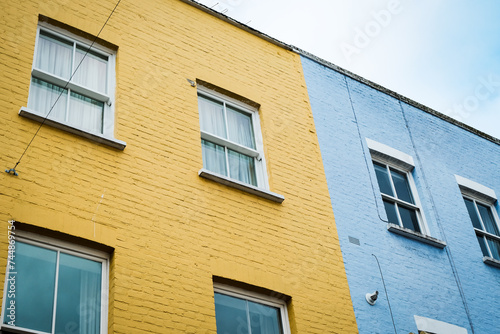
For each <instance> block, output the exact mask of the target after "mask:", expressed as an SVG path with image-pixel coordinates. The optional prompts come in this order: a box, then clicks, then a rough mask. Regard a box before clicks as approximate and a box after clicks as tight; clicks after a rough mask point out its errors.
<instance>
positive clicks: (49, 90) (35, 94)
mask: <svg viewBox="0 0 500 334" xmlns="http://www.w3.org/2000/svg"><path fill="white" fill-rule="evenodd" d="M62 90H63V89H62V88H61V87H58V86H55V85H52V84H50V83H48V82H45V81H42V80H39V79H35V78H33V80H32V81H31V90H30V97H29V103H28V108H30V109H33V110H36V111H38V112H39V113H41V114H42V115H44V116H46V115H47V113H48V112H49V111H50V108H51V107H52V106H53V105H54V103H55V102H56V100H57V98H58V97H59V95H60V94H61V91H62ZM67 98H68V91H67V90H64V92H63V93H62V95H61V97H60V98H59V100H57V103H56V104H55V105H54V108H52V111H51V112H50V115H49V118H50V119H54V120H59V121H64V120H65V118H66V104H67Z"/></svg>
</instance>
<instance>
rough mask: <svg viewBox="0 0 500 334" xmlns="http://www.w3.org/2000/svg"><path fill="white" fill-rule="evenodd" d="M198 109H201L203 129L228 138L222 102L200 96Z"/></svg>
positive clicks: (201, 126) (201, 125)
mask: <svg viewBox="0 0 500 334" xmlns="http://www.w3.org/2000/svg"><path fill="white" fill-rule="evenodd" d="M198 109H199V111H200V128H201V130H202V131H205V132H208V133H211V134H213V135H216V136H219V137H222V138H227V136H226V121H225V119H224V108H223V105H222V103H220V102H217V101H214V100H212V99H209V98H206V97H204V96H198Z"/></svg>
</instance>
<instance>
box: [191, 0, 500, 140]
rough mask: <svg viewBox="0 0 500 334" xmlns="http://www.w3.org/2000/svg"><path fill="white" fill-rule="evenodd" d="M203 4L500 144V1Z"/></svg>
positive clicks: (220, 0) (218, 0) (240, 0)
mask: <svg viewBox="0 0 500 334" xmlns="http://www.w3.org/2000/svg"><path fill="white" fill-rule="evenodd" d="M196 1H198V2H200V3H202V4H204V5H206V6H208V7H213V9H215V10H217V11H219V12H224V14H226V15H228V16H231V17H233V18H234V19H236V20H238V21H240V22H242V23H245V24H247V25H249V26H251V27H252V28H255V29H257V30H259V31H261V32H263V33H265V34H268V35H270V36H271V37H274V38H276V39H278V40H280V41H282V42H285V43H288V44H292V45H295V46H297V47H299V48H301V49H303V50H305V51H308V52H310V53H312V54H314V55H316V56H318V57H320V58H323V59H325V60H327V61H330V62H332V63H334V64H336V65H338V66H340V67H343V68H345V69H347V70H349V71H351V72H354V73H356V74H358V75H361V76H362V77H365V78H367V79H369V80H371V81H374V82H376V83H378V84H380V85H382V86H384V87H387V88H389V89H391V90H393V91H395V92H397V93H400V94H402V95H404V96H407V97H409V98H411V99H413V100H415V101H417V102H420V103H422V104H424V105H426V106H428V107H431V108H433V109H435V110H437V111H439V112H442V113H444V114H447V115H449V116H451V117H453V118H456V119H458V120H460V121H462V122H464V123H466V124H469V125H471V126H473V127H475V128H476V129H479V130H481V131H483V132H486V133H488V134H490V135H493V136H495V137H496V138H500V38H499V37H498V36H499V34H500V1H497V0H478V1H468V0H453V1H452V0H420V1H412V0H354V1H348V0H308V1H299V0H286V1H285V0H267V1H265V0H196Z"/></svg>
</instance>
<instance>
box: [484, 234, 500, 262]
mask: <svg viewBox="0 0 500 334" xmlns="http://www.w3.org/2000/svg"><path fill="white" fill-rule="evenodd" d="M486 240H488V246H490V251H491V257H492V258H494V259H497V260H499V261H500V242H499V241H498V240H494V239H491V238H488V237H486Z"/></svg>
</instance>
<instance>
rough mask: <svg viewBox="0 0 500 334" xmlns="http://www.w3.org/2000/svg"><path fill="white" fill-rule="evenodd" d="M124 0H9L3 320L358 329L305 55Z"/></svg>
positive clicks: (172, 10)
mask: <svg viewBox="0 0 500 334" xmlns="http://www.w3.org/2000/svg"><path fill="white" fill-rule="evenodd" d="M115 5H116V2H114V1H108V0H103V1H93V0H90V1H80V0H75V1H68V0H55V1H31V0H26V1H18V2H7V1H2V2H0V27H1V28H0V29H1V33H0V73H1V77H0V113H1V117H2V121H1V123H0V124H1V131H0V152H1V154H0V167H2V168H4V169H7V170H9V169H13V168H14V167H15V166H16V163H17V162H19V164H17V167H16V168H15V171H16V173H18V175H17V176H15V175H14V174H13V173H14V171H10V173H4V172H2V173H1V174H0V244H1V249H0V254H2V256H1V257H0V268H1V269H0V271H1V275H2V276H1V277H4V274H5V271H6V269H5V268H6V267H7V264H8V263H9V266H12V267H11V268H10V271H11V272H13V273H16V274H13V276H15V278H14V279H13V280H10V276H7V279H6V283H5V287H4V289H3V294H2V296H3V308H2V309H3V312H2V316H3V318H2V319H3V321H2V323H3V325H2V329H3V330H4V331H5V332H8V330H9V328H13V327H16V328H18V329H19V328H25V329H26V331H25V332H26V333H35V332H36V331H34V330H38V332H36V333H39V332H49V333H106V332H107V333H216V332H217V328H219V333H226V332H227V333H231V334H233V333H249V332H250V330H252V331H254V332H255V333H260V332H262V333H275V332H276V333H278V332H280V331H281V332H283V333H318V334H319V333H321V334H323V333H356V332H357V327H356V323H355V317H354V313H353V309H352V304H351V300H350V295H349V290H348V285H347V280H346V275H345V271H344V266H343V261H342V255H341V252H340V248H339V242H338V237H337V232H336V229H335V223H334V217H333V213H332V209H331V204H330V200H329V195H328V189H327V185H326V180H325V175H324V171H323V167H322V162H321V156H320V151H319V147H318V140H317V138H316V133H315V128H314V123H313V118H312V113H311V110H310V106H309V102H308V95H307V91H306V85H305V81H304V78H303V74H302V67H301V63H300V58H299V56H298V55H297V54H296V53H294V52H293V51H291V50H287V48H286V47H283V46H282V45H280V44H279V43H277V42H274V41H273V40H271V39H269V38H267V37H266V36H263V35H259V34H258V33H251V32H249V31H247V30H246V29H245V28H244V27H242V26H240V25H239V24H238V23H235V22H231V21H230V20H229V19H225V18H223V17H218V15H217V14H215V13H211V12H210V10H208V9H206V8H202V7H201V6H198V5H196V4H194V3H191V2H190V1H179V0H144V1H141V2H137V1H122V2H120V3H119V5H118V6H117V7H116V9H114V8H115ZM113 10H114V12H113ZM111 13H112V15H111V16H110V14H111ZM108 17H109V21H107V24H106V25H105V26H104V28H103V29H102V32H100V30H101V28H102V27H103V25H104V23H105V22H106V20H107V19H108ZM99 32H100V33H99ZM98 34H99V38H98V39H95V37H96V36H97V35H98ZM93 42H94V44H93V49H92V50H91V51H90V52H89V51H88V50H89V49H88V47H89V46H90V45H91V44H92V43H93ZM80 61H81V62H82V63H81V65H80V67H81V68H79V69H77V68H78V64H79V62H80ZM75 71H76V72H75ZM78 71H80V72H78ZM73 72H75V74H74V75H72V74H73ZM82 73H84V74H82ZM59 95H60V97H59V101H58V102H57V103H55V100H56V99H57V96H59ZM51 108H52V109H51ZM48 112H50V114H49V117H48V118H47V119H46V121H43V120H44V118H45V116H46V115H47V113H48ZM200 120H201V121H200ZM41 122H44V124H43V126H42V127H40V125H41V124H42V123H41ZM38 130H39V131H38ZM37 131H38V132H37ZM200 138H202V140H200ZM202 143H203V144H202ZM235 179H236V180H235ZM14 229H15V230H14ZM14 233H15V234H14ZM9 236H10V248H9ZM13 237H15V238H16V239H13ZM9 250H10V251H11V252H10V253H9ZM9 256H10V257H9ZM9 259H10V260H11V261H10V262H8V260H9ZM16 275H17V276H16ZM12 289H14V294H16V295H17V297H10V296H8V295H9V291H10V290H12ZM214 291H215V292H214ZM66 296H72V297H71V298H73V299H71V298H69V297H68V298H66V299H71V300H66V299H65V297H66ZM16 298H17V299H16ZM10 305H15V311H14V313H13V316H12V312H11V310H9V306H10ZM82 305H83V307H82ZM235 305H236V306H235ZM238 305H243V306H242V307H240V306H238ZM238 312H239V313H238ZM216 313H217V317H216ZM9 315H11V317H9ZM235 315H238V316H237V317H234V316H235ZM231 317H233V318H231ZM13 319H14V320H13ZM276 323H277V325H276ZM9 326H10V327H9ZM273 326H274V327H273ZM276 326H277V327H276Z"/></svg>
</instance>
